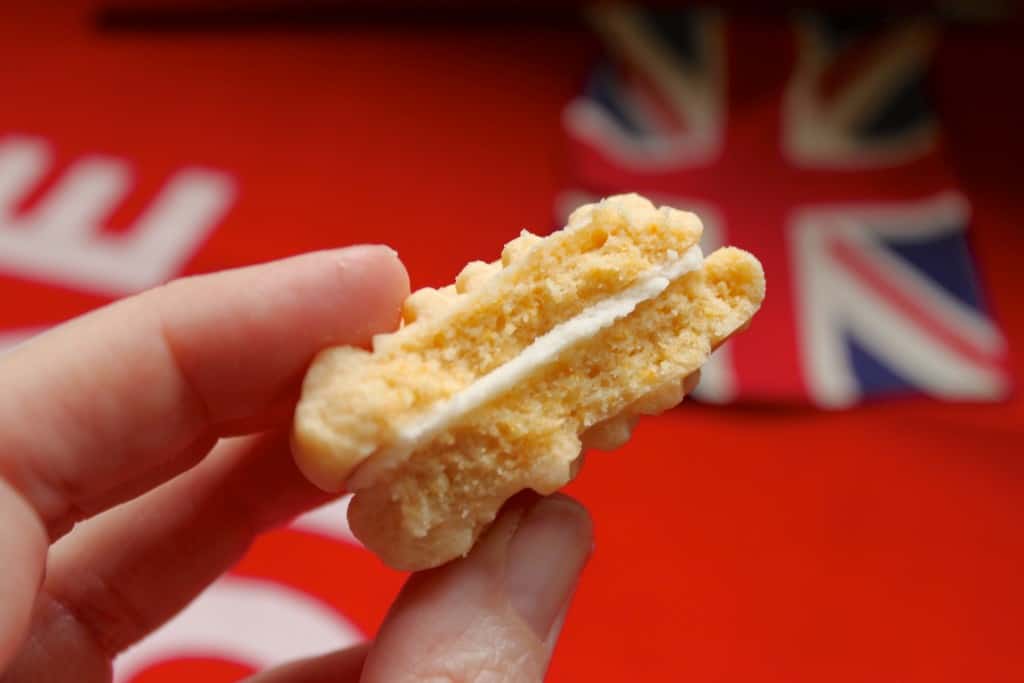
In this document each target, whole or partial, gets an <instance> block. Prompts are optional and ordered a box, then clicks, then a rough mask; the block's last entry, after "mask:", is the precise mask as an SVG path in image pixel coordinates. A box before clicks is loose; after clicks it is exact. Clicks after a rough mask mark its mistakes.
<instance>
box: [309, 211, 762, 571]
mask: <svg viewBox="0 0 1024 683" xmlns="http://www.w3.org/2000/svg"><path fill="white" fill-rule="evenodd" d="M701 230H702V228H701V223H700V220H699V219H698V218H697V216H695V215H694V214H691V213H686V212H683V211H678V210H676V209H672V208H669V207H661V208H655V207H654V205H652V204H651V203H650V202H649V201H647V200H646V199H644V198H642V197H639V196H637V195H620V196H616V197H610V198H608V199H605V200H603V201H601V202H599V203H596V204H588V205H586V206H582V207H580V208H579V209H577V210H576V211H575V212H574V213H573V214H572V216H570V218H569V224H568V226H566V227H565V228H564V229H563V230H560V231H558V232H555V233H553V234H552V235H550V236H549V237H546V238H540V237H537V236H535V235H531V234H530V233H527V232H523V233H522V235H521V236H520V237H518V238H517V239H515V240H513V241H511V242H509V243H508V244H507V245H505V249H504V250H503V251H502V254H501V259H500V260H497V261H494V262H492V263H484V262H480V261H475V262H473V263H470V264H469V265H467V266H466V267H465V268H464V269H463V271H462V272H461V273H460V274H459V276H458V277H457V278H456V280H455V284H454V285H449V286H447V287H444V288H442V289H439V290H435V289H431V288H426V289H421V290H419V291H416V292H414V293H413V294H412V295H411V296H410V297H409V298H408V299H407V300H406V302H405V306H404V308H403V326H402V327H401V329H399V330H398V331H397V332H394V333H392V334H384V335H378V336H377V337H375V338H374V340H373V351H372V352H370V351H366V350H363V349H357V348H351V347H338V348H332V349H328V350H326V351H323V352H321V353H320V354H319V355H318V356H317V357H316V359H315V360H314V362H313V365H312V367H311V368H310V370H309V373H308V374H307V376H306V379H305V383H304V385H303V390H302V398H301V400H300V402H299V405H298V408H297V410H296V414H295V427H294V435H293V449H294V452H295V458H296V462H297V463H298V465H299V467H300V468H301V469H302V471H303V472H304V473H305V474H306V476H307V477H309V478H310V479H311V480H312V481H313V482H314V483H316V484H317V485H319V486H320V487H322V488H324V489H327V490H331V491H338V490H342V489H343V488H346V487H347V488H348V489H350V490H352V491H354V492H355V497H354V498H353V500H352V503H351V505H350V507H349V522H350V524H351V527H352V530H353V532H354V533H355V535H356V536H357V537H358V538H359V539H360V540H361V541H362V542H363V543H365V544H366V546H367V547H369V548H370V549H371V550H373V551H374V552H376V553H377V554H378V555H379V556H380V557H381V558H382V559H383V560H384V562H386V563H387V564H389V565H391V566H393V567H395V568H398V569H408V570H419V569H425V568H429V567H434V566H437V565H439V564H442V563H444V562H447V561H449V560H451V559H453V558H456V557H459V556H461V555H464V554H465V553H467V552H468V551H469V549H470V548H471V547H472V545H473V543H474V541H475V540H476V538H477V537H478V536H479V535H480V533H481V532H482V531H483V530H484V529H485V528H486V527H487V525H488V524H489V523H490V522H491V521H492V520H493V519H494V517H495V515H496V514H497V512H498V510H499V508H500V507H501V506H502V504H503V503H504V502H505V501H506V500H508V499H509V498H510V497H512V496H513V495H515V494H516V493H517V492H519V491H521V490H523V489H527V488H529V489H533V490H535V491H537V492H538V493H541V494H547V493H551V492H553V491H555V490H556V489H558V488H559V487H561V486H563V485H565V484H566V483H567V482H569V481H570V480H571V479H572V478H573V477H574V476H575V474H576V470H577V469H578V463H579V460H578V459H579V457H580V453H581V451H582V450H583V449H584V448H595V449H599V450H611V449H614V448H617V447H619V446H621V445H622V444H623V443H625V441H626V440H628V439H629V436H630V433H631V431H632V428H633V425H634V423H635V421H636V419H637V417H638V416H640V415H653V414H657V413H660V412H662V411H664V410H666V409H668V408H671V407H672V406H674V405H676V404H677V403H679V401H681V400H682V397H683V380H684V379H685V378H686V377H687V376H689V375H691V374H692V373H694V372H696V371H697V370H699V369H700V367H701V365H703V364H704V362H705V361H706V360H707V358H708V355H709V354H710V353H711V351H712V349H714V348H715V347H716V346H717V345H718V344H720V343H721V342H722V341H724V340H725V339H726V338H727V337H728V336H729V335H731V334H732V333H734V332H736V331H737V330H738V329H740V328H741V327H743V326H744V325H746V323H747V322H748V321H749V320H750V318H751V316H753V314H754V313H755V312H756V311H757V309H758V307H759V306H760V304H761V300H762V299H763V298H764V292H765V283H764V273H763V271H762V269H761V264H760V263H759V262H758V260H757V259H756V258H754V257H753V256H752V255H750V254H748V253H746V252H744V251H741V250H739V249H734V248H723V249H719V250H717V251H715V252H714V253H712V254H711V255H709V256H708V257H706V258H705V257H704V256H703V255H702V253H701V250H700V247H699V246H697V243H698V241H699V239H700V236H701Z"/></svg>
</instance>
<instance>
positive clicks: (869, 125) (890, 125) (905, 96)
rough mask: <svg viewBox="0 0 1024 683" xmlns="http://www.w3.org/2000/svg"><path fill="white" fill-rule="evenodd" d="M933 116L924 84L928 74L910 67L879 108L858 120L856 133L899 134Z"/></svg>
mask: <svg viewBox="0 0 1024 683" xmlns="http://www.w3.org/2000/svg"><path fill="white" fill-rule="evenodd" d="M931 120H932V111H931V106H930V105H929V103H928V93H927V91H926V88H925V74H924V73H923V72H921V71H910V72H909V73H908V74H907V75H906V78H905V79H904V81H903V82H902V83H900V84H899V85H896V86H893V87H892V88H891V89H890V90H889V91H888V97H887V98H886V99H884V100H882V101H881V102H880V103H879V104H878V107H877V109H875V110H873V111H869V112H868V113H867V116H866V117H865V118H864V119H863V120H861V121H860V122H859V123H858V124H856V131H855V134H856V135H860V136H863V137H865V138H869V139H871V138H890V137H891V138H897V137H899V136H900V135H902V134H904V133H906V132H908V131H914V130H916V129H918V128H920V127H921V126H923V125H926V124H928V123H929V122H930V121H931Z"/></svg>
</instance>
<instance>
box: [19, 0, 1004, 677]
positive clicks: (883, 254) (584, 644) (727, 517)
mask: <svg viewBox="0 0 1024 683" xmlns="http://www.w3.org/2000/svg"><path fill="white" fill-rule="evenodd" d="M809 4H810V5H811V7H801V8H784V7H783V6H782V5H779V6H778V8H777V9H775V10H772V11H771V12H767V11H765V10H764V9H758V7H757V5H756V4H754V3H745V4H744V3H734V4H732V5H729V4H726V5H724V6H719V7H717V8H713V9H712V8H707V7H690V6H686V7H678V6H667V5H665V4H664V3H662V4H661V5H658V6H656V7H648V8H644V7H641V6H620V5H615V6H611V5H602V6H585V5H576V4H560V5H551V4H544V3H487V4H485V3H479V4H470V3H456V2H445V3H441V4H436V5H428V4H426V3H412V4H410V3H401V2H386V3H377V4H357V3H346V2H320V3H301V2H278V3H274V2H262V1H261V2H247V3H243V2H228V1H226V0H225V1H222V2H217V1H216V0H209V1H205V2H201V1H199V0H194V1H191V2H190V1H187V0H180V1H171V0H166V1H156V0H153V1H143V0H135V1H131V0H125V1H123V2H117V1H114V0H111V1H109V2H103V1H102V0H74V1H66V2H62V3H37V2H15V1H14V0H11V1H9V2H6V3H3V4H2V5H0V57H2V64H3V66H0V85H2V86H3V88H4V98H3V102H4V107H3V109H2V111H0V304H2V305H0V347H9V346H11V345H13V344H16V343H18V342H19V341H20V340H22V339H25V338H27V337H29V336H31V335H32V334H35V333H36V332H38V331H40V330H42V329H45V328H46V327H49V326H52V325H54V324H56V323H59V322H60V321H62V320H64V319H67V318H69V317H71V316H74V315H77V314H80V313H83V312H85V311H87V310H90V309H92V308H95V307H97V306H101V305H103V304H105V303H107V302H109V301H111V300H113V299H115V298H117V297H121V296H124V295H127V294H129V293H131V292H134V291H138V290H140V289H144V288H147V287H150V286H153V285H156V284H158V283H161V282H164V281H166V280H168V279H170V278H173V277H176V276H179V275H182V274H189V273H199V272H205V271H210V270H217V269H222V268H228V267H232V266H238V265H242V264H249V263H255V262H260V261H265V260H269V259H274V258H278V257H282V256H287V255H290V254H295V253H299V252H303V251H307V250H312V249H320V248H325V247H335V246H339V245H344V244H349V243H357V242H386V243H388V244H391V245H392V246H394V247H395V248H396V249H397V250H398V251H399V253H400V255H401V257H402V258H403V260H404V261H405V263H406V264H407V266H408V268H409V271H410V273H411V276H412V281H413V285H414V287H418V286H425V285H441V284H444V283H447V282H450V281H451V280H452V278H453V277H454V275H455V274H456V273H457V272H458V271H459V269H460V268H461V266H462V265H463V264H464V263H465V262H467V261H469V260H472V259H476V258H484V259H491V258H495V257H497V255H498V254H499V253H500V248H501V245H502V244H504V242H506V241H507V240H509V239H510V238H512V237H513V236H515V235H516V234H518V232H519V230H521V229H523V228H527V229H530V230H532V231H534V232H539V233H546V232H548V231H550V230H552V229H555V228H556V227H558V226H559V225H560V224H561V221H562V219H563V218H564V217H565V215H566V214H567V212H568V211H569V210H571V208H573V207H574V206H575V205H577V204H578V203H580V202H583V201H588V200H591V199H593V198H596V197H600V196H604V195H607V194H611V193H617V192H621V191H639V192H642V193H645V194H647V195H649V196H651V197H652V198H653V199H655V200H656V201H658V202H661V203H669V204H672V205H676V206H679V207H683V208H689V209H691V210H694V211H697V212H698V213H700V214H701V216H702V218H703V219H704V222H705V225H706V235H705V241H706V245H705V246H706V247H709V248H712V247H714V246H716V245H719V244H735V245H737V246H740V247H743V248H746V249H749V250H751V251H753V252H754V253H755V254H756V255H757V256H759V257H760V258H761V260H762V261H763V263H764V266H765V270H766V273H767V278H768V299H767V302H766V304H765V306H764V308H763V310H762V312H761V313H760V314H759V316H758V318H757V320H756V322H755V324H754V326H753V327H752V329H751V331H750V332H749V333H748V334H746V335H743V336H742V337H741V338H738V339H736V340H734V341H733V342H730V344H729V345H727V346H726V347H723V349H722V350H720V351H719V352H718V353H717V354H716V356H715V357H714V358H713V361H712V363H710V364H709V366H708V368H707V370H706V371H705V374H704V381H703V383H702V386H701V389H700V394H699V396H698V397H697V398H696V399H695V400H690V399H688V401H687V404H686V405H684V407H682V408H680V409H678V410H675V411H672V412H671V413H669V414H666V415H664V416H662V417H659V418H656V419H650V420H647V421H646V422H645V423H642V425H641V426H640V428H639V429H638V430H637V432H636V434H635V436H634V438H633V440H632V441H631V442H630V444H629V445H628V446H626V447H625V448H623V449H622V450H620V451H619V452H616V453H614V454H595V455H594V456H593V457H591V458H589V459H588V466H587V468H586V469H585V470H584V471H583V473H582V475H581V476H580V478H579V479H578V480H577V481H576V482H575V483H574V484H573V485H572V486H571V487H570V490H571V492H572V493H573V494H574V495H576V496H577V497H579V498H581V499H582V500H583V501H584V502H585V503H586V504H587V505H588V506H589V507H590V509H591V510H592V512H593V515H594V518H595V525H596V534H597V548H596V552H595V555H594V558H593V561H592V564H591V566H590V567H589V568H588V570H587V572H586V574H585V577H584V580H583V583H582V585H581V587H580V590H579V593H578V595H577V598H576V601H575V603H574V606H573V609H572V611H571V612H570V616H569V620H568V624H567V626H566V629H565V631H564V636H563V642H562V644H561V646H560V648H559V650H558V652H557V653H556V657H555V661H554V664H553V667H552V671H551V677H550V678H551V680H556V681H596V680H602V681H603V680H608V681H620V680H666V681H668V680H672V681H674V680H686V681H748V680H778V681H820V680H830V681H864V680H878V681H964V680H970V681H1020V680H1024V628H1022V627H1021V621H1022V618H1024V581H1022V578H1024V543H1022V541H1021V537H1022V534H1021V532H1022V529H1024V460H1022V456H1021V452H1022V448H1021V446H1020V445H1019V441H1020V440H1021V438H1022V437H1024V403H1022V400H1021V398H1020V393H1019V384H1020V380H1021V376H1022V367H1024V366H1022V363H1024V359H1022V355H1021V351H1020V345H1019V343H1020V342H1019V340H1020V339H1021V338H1022V336H1024V304H1022V303H1021V302H1020V297H1021V294H1022V284H1024V275H1022V274H1021V272H1022V269H1021V267H1020V265H1019V263H1018V260H1019V259H1020V258H1021V255H1022V254H1024V230H1022V227H1021V222H1022V219H1024V201H1022V199H1021V196H1022V192H1021V187H1022V185H1021V181H1022V176H1024V174H1022V172H1021V170H1020V169H1021V161H1020V160H1021V159H1022V158H1024V136H1022V134H1021V132H1020V126H1021V121H1022V120H1024V118H1022V114H1024V107H1022V96H1021V94H1020V74H1021V73H1024V49H1022V45H1024V24H1022V23H1021V18H1020V16H1019V15H1018V14H1016V13H1015V12H1014V11H1013V10H1012V5H1010V4H1006V5H1001V4H999V3H992V2H989V3H980V4H979V3H969V2H964V3H940V4H936V5H929V4H925V3H922V4H918V5H914V6H900V7H899V8H898V9H894V8H893V6H892V5H891V4H889V5H883V4H882V3H877V4H874V5H871V4H869V5H863V4H861V5H859V6H857V7H856V8H854V7H853V6H852V5H850V4H845V5H844V4H842V3H830V4H826V5H821V4H819V5H818V6H817V7H814V6H813V5H814V3H809ZM0 352H2V351H0ZM344 506H345V501H344V500H342V501H341V502H339V503H336V504H333V505H331V506H328V507H327V508H325V509H322V510H319V511H316V512H314V513H311V514H309V515H306V516H305V517H302V518H300V519H298V520H296V521H295V522H294V523H293V524H292V525H290V526H289V527H288V528H284V529H280V530H277V531H274V532H272V533H270V534H267V535H265V536H264V537H262V538H261V539H260V540H259V541H258V542H257V543H256V544H255V545H254V546H253V547H252V549H251V550H250V552H249V553H248V554H247V555H246V557H245V558H244V559H243V560H242V561H241V563H240V564H239V565H238V566H237V567H236V568H235V569H234V570H232V572H231V573H230V574H228V575H227V576H225V577H224V578H222V579H221V580H219V581H218V582H217V583H216V584H215V585H214V586H213V587H212V588H211V589H210V590H209V591H207V593H206V594H204V596H203V597H202V598H201V599H200V600H199V601H198V602H197V603H196V604H195V605H193V606H192V607H190V608H189V609H188V610H186V611H185V612H183V613H182V614H181V615H179V617H178V618H176V619H175V620H174V621H172V622H171V623H170V624H168V625H167V626H166V627H164V628H163V629H162V630H161V631H159V632H158V633H156V634H155V635H154V636H152V637H151V638H150V639H149V640H148V641H145V642H144V643H142V644H141V645H139V646H137V647H136V648H134V649H133V650H131V651H129V652H128V653H127V654H126V655H124V656H123V657H122V658H121V659H120V660H119V662H118V665H117V667H118V676H119V679H120V680H122V681H128V680H133V681H144V682H146V683H154V682H158V681H180V680H184V679H185V678H186V677H189V679H191V680H193V681H218V682H219V681H231V680H236V679H238V678H239V677H241V676H242V675H244V674H245V673H247V672H250V671H252V670H253V669H255V668H258V667H262V666H264V665H266V664H269V663H272V662H277V661H280V660H283V659H287V658H290V657H293V656H298V655H303V654H308V653H312V652H320V651H325V650H327V649H331V648H335V647H338V646H341V645H344V644H346V643H350V642H355V641H356V640H358V639H361V638H363V637H366V636H372V634H373V633H374V631H375V629H376V627H377V625H378V624H379V622H380V620H381V618H382V616H383V614H384V611H385V610H386V607H387V605H388V604H389V602H390V600H391V599H392V598H393V596H394V594H395V593H396V591H397V590H398V588H399V586H400V585H401V581H402V580H403V576H402V575H400V574H398V573H396V572H393V571H391V570H388V569H386V568H384V567H383V566H381V565H380V563H379V562H378V561H377V560H376V559H375V558H374V557H372V556H371V555H370V554H369V553H367V552H365V551H364V550H362V549H361V548H359V547H358V544H356V543H355V542H354V540H353V539H352V538H351V537H350V536H349V534H348V532H347V529H346V527H345V515H344Z"/></svg>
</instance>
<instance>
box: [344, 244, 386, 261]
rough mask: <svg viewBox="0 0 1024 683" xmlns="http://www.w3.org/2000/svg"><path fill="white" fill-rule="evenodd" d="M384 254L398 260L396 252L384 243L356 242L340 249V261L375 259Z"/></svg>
mask: <svg viewBox="0 0 1024 683" xmlns="http://www.w3.org/2000/svg"><path fill="white" fill-rule="evenodd" d="M385 255H386V256H387V257H388V258H390V259H392V260H395V261H397V260H398V252H397V251H395V250H394V249H392V248H391V247H389V246H387V245H386V244H356V245H353V246H351V247H345V248H343V249H341V259H342V261H349V262H352V261H361V260H363V259H376V258H380V257H381V256H385Z"/></svg>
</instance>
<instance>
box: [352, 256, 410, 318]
mask: <svg viewBox="0 0 1024 683" xmlns="http://www.w3.org/2000/svg"><path fill="white" fill-rule="evenodd" d="M336 253H337V254H338V258H339V261H340V263H341V264H342V267H343V268H344V267H354V268H358V269H359V270H360V271H362V272H364V273H366V274H368V275H369V276H370V277H372V279H373V280H374V281H375V282H376V284H377V285H378V286H379V287H380V290H381V292H382V294H384V295H387V296H389V297H390V298H391V299H393V300H397V302H398V305H399V306H401V304H402V302H403V301H405V298H406V297H407V296H409V272H408V271H407V270H406V269H405V264H403V263H402V259H401V258H399V256H398V252H397V251H395V250H394V249H392V248H391V247H389V246H387V245H385V244H358V245H355V246H352V247H345V248H343V249H340V250H338V251H337V252H336Z"/></svg>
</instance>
